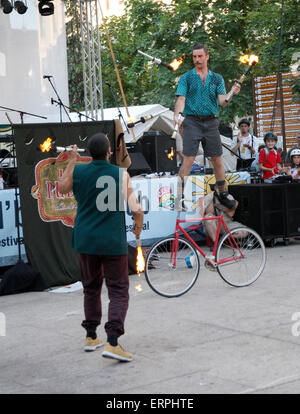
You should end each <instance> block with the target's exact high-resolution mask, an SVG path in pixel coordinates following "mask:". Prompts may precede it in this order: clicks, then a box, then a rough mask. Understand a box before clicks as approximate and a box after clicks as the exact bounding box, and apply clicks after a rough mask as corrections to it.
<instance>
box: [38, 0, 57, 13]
mask: <svg viewBox="0 0 300 414" xmlns="http://www.w3.org/2000/svg"><path fill="white" fill-rule="evenodd" d="M39 12H40V14H41V15H42V16H50V15H51V14H54V4H53V3H52V0H39Z"/></svg>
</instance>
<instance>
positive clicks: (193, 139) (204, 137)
mask: <svg viewBox="0 0 300 414" xmlns="http://www.w3.org/2000/svg"><path fill="white" fill-rule="evenodd" d="M208 60H209V53H208V48H207V47H206V46H205V45H204V44H201V43H198V44H196V45H195V46H194V47H193V62H194V65H195V67H194V69H192V70H190V71H189V72H186V73H185V74H183V75H182V76H181V78H180V80H179V83H178V87H177V91H176V96H178V98H177V101H176V103H175V109H174V124H175V125H176V124H178V125H179V127H180V125H181V121H180V120H179V114H180V113H183V114H184V115H185V118H184V121H183V122H182V126H183V151H182V153H183V163H182V166H181V168H180V170H179V177H180V179H181V182H180V184H179V185H178V193H177V203H176V204H177V205H176V206H175V208H177V209H178V208H179V207H180V206H179V205H178V201H179V200H180V199H181V198H182V194H183V188H184V180H185V177H187V176H188V175H189V173H190V170H191V167H192V165H193V163H194V160H195V156H196V154H197V151H198V146H199V141H201V142H202V146H203V151H204V155H205V156H206V157H210V160H211V163H212V165H213V167H214V172H215V176H216V183H217V188H218V190H219V192H218V193H216V195H217V197H218V198H219V200H220V202H221V203H222V204H224V205H225V206H226V207H228V208H232V207H233V206H234V204H235V201H234V200H233V199H232V196H231V195H230V194H229V193H228V192H227V189H226V182H225V169H224V166H223V162H222V152H223V151H222V143H221V137H220V133H219V129H218V127H219V121H218V118H217V116H216V115H217V111H218V104H220V105H221V106H222V107H225V106H226V105H227V104H228V102H229V101H230V100H231V98H229V94H228V95H227V94H226V90H225V83H224V79H223V77H222V76H221V75H219V74H217V73H215V72H212V71H211V70H208ZM231 91H232V92H233V94H234V95H236V94H238V93H239V92H240V85H239V84H238V83H237V82H236V83H235V84H234V85H233V87H232V89H231Z"/></svg>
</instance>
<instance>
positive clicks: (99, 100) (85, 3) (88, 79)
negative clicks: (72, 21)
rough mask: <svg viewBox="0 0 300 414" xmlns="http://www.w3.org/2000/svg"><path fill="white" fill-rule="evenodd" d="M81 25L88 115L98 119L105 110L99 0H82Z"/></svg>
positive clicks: (85, 98)
mask: <svg viewBox="0 0 300 414" xmlns="http://www.w3.org/2000/svg"><path fill="white" fill-rule="evenodd" d="M80 26H81V45H82V47H81V48H82V63H83V84H84V103H85V112H86V115H89V116H90V117H92V118H94V119H96V120H98V110H99V109H101V120H103V119H104V112H103V90H102V70H101V43H100V33H99V19H98V7H97V0H80Z"/></svg>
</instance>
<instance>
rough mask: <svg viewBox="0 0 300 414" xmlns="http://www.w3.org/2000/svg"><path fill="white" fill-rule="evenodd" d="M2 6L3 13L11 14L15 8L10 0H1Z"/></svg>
mask: <svg viewBox="0 0 300 414" xmlns="http://www.w3.org/2000/svg"><path fill="white" fill-rule="evenodd" d="M1 7H2V9H3V13H5V14H9V13H11V12H12V10H13V6H12V4H11V2H10V1H8V0H1Z"/></svg>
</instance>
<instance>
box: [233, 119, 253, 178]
mask: <svg viewBox="0 0 300 414" xmlns="http://www.w3.org/2000/svg"><path fill="white" fill-rule="evenodd" d="M239 129H240V131H239V133H238V134H237V136H236V137H234V138H233V140H232V145H231V150H232V151H233V152H234V153H236V154H237V155H238V156H239V158H237V162H236V169H237V171H239V170H240V169H242V168H249V167H250V166H251V164H252V162H253V161H254V158H255V154H256V153H257V149H258V139H257V138H256V137H255V136H254V135H252V134H250V132H249V129H250V121H248V119H245V118H244V119H241V120H240V122H239ZM232 155H233V154H232Z"/></svg>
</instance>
